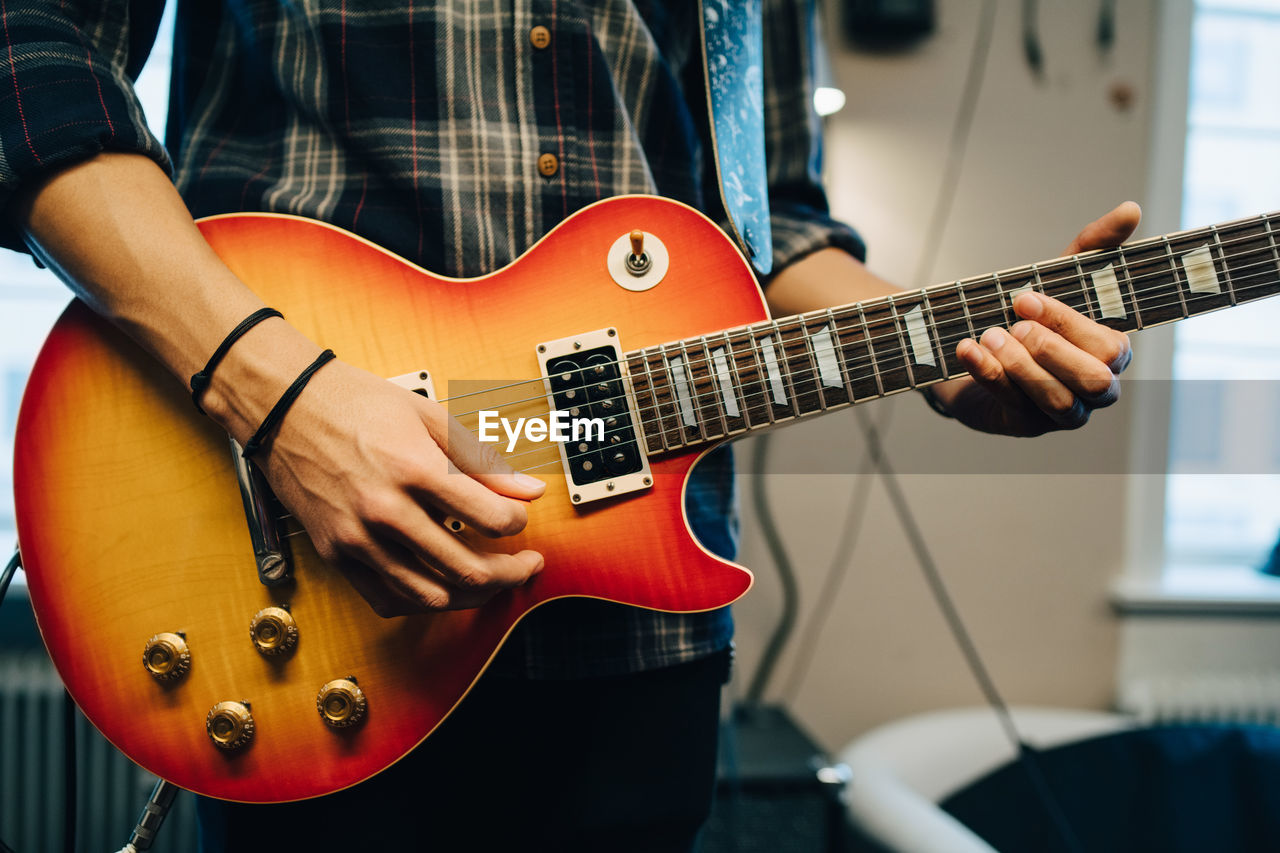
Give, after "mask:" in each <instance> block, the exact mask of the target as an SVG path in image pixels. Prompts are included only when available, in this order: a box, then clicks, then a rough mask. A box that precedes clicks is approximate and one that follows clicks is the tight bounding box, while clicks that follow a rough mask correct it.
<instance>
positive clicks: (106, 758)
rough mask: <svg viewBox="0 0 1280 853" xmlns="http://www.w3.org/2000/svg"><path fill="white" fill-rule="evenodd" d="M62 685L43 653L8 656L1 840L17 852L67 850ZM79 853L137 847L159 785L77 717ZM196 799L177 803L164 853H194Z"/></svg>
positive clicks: (161, 845) (159, 844)
mask: <svg viewBox="0 0 1280 853" xmlns="http://www.w3.org/2000/svg"><path fill="white" fill-rule="evenodd" d="M64 697H65V693H64V692H63V689H62V683H61V682H60V681H59V680H58V676H57V675H56V674H55V673H54V670H53V666H52V665H51V664H50V663H49V661H48V659H47V658H45V657H44V655H43V654H39V655H37V654H29V655H4V654H0V839H3V840H4V842H5V843H6V844H8V845H9V846H10V847H12V848H13V850H14V851H15V853H56V851H60V850H62V849H63V835H64V826H65V824H66V821H67V808H66V797H65V794H64V790H65V785H64V777H63V772H64V770H63V768H64V763H65V757H66V748H67V744H66V742H65V739H64V737H63V708H64V704H63V703H64V702H65V701H67V700H66V699H65V698H64ZM75 717H76V720H75V738H76V742H75V750H76V776H77V779H76V782H77V792H78V793H77V797H76V802H77V817H78V820H77V824H76V826H77V830H76V851H77V853H110V851H116V850H119V849H120V848H121V847H123V846H124V845H125V842H127V841H128V840H129V834H130V833H131V832H132V831H133V826H134V823H135V822H136V821H137V819H138V814H139V813H140V812H141V811H142V806H143V804H144V803H145V802H146V801H147V796H148V795H149V794H150V793H151V788H152V786H153V785H154V784H155V782H156V778H155V777H154V776H152V775H151V774H150V773H147V772H145V771H143V770H142V769H140V768H139V767H138V766H137V765H135V764H133V763H132V762H131V761H129V759H127V758H125V757H124V756H123V755H121V754H120V752H119V751H117V750H116V748H115V747H113V746H112V745H111V744H109V743H108V742H107V741H106V739H105V738H103V737H102V735H100V734H98V732H97V730H96V729H94V728H93V726H92V725H90V724H89V722H88V721H87V720H86V719H85V718H84V716H83V715H82V714H81V713H80V712H79V711H76V712H75ZM196 844H197V842H196V821H195V800H194V798H193V797H192V796H191V794H189V793H187V792H185V791H183V792H181V793H180V794H179V795H178V797H177V799H175V800H174V806H173V809H172V810H171V811H170V812H169V816H168V818H167V819H166V820H165V823H164V826H163V827H161V829H160V833H159V836H158V837H157V841H156V843H155V845H154V846H153V847H152V848H151V849H152V850H153V851H156V853H194V851H195V850H196Z"/></svg>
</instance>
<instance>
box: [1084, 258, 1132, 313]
mask: <svg viewBox="0 0 1280 853" xmlns="http://www.w3.org/2000/svg"><path fill="white" fill-rule="evenodd" d="M1091 278H1092V279H1093V293H1094V295H1095V296H1097V297H1098V308H1099V309H1100V310H1101V311H1102V316H1103V318H1104V319H1105V318H1107V317H1112V318H1115V319H1117V320H1123V319H1124V318H1125V317H1126V316H1128V312H1126V311H1125V310H1124V297H1123V296H1121V295H1120V282H1119V280H1118V279H1117V278H1116V269H1115V264H1107V265H1106V266H1105V267H1103V268H1102V269H1100V270H1098V271H1097V272H1095V273H1094V274H1093V275H1092V276H1091Z"/></svg>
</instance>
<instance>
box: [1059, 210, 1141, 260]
mask: <svg viewBox="0 0 1280 853" xmlns="http://www.w3.org/2000/svg"><path fill="white" fill-rule="evenodd" d="M1141 220H1142V208H1140V207H1138V205H1137V203H1136V202H1132V201H1126V202H1122V203H1121V204H1120V205H1119V206H1118V207H1116V208H1115V209H1114V210H1112V211H1111V212H1110V213H1107V214H1106V215H1105V216H1103V217H1101V218H1100V219H1096V220H1094V221H1093V222H1090V223H1089V224H1088V225H1086V226H1085V227H1084V230H1082V231H1081V232H1080V233H1079V234H1077V235H1076V238H1075V239H1074V240H1072V241H1071V245H1070V246H1068V247H1067V250H1066V252H1064V253H1063V254H1066V255H1074V254H1076V253H1078V252H1088V251H1090V250H1093V249H1110V248H1112V247H1114V246H1119V245H1120V244H1121V243H1123V242H1124V241H1125V240H1128V239H1129V237H1130V235H1132V234H1133V232H1134V231H1136V230H1137V228H1138V223H1139V222H1140V221H1141Z"/></svg>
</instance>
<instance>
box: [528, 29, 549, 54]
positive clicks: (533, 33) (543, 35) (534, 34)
mask: <svg viewBox="0 0 1280 853" xmlns="http://www.w3.org/2000/svg"><path fill="white" fill-rule="evenodd" d="M529 41H530V42H531V43H532V44H533V46H534V47H536V48H537V49H538V50H542V49H543V48H544V47H546V46H547V45H549V44H551V30H549V29H547V28H546V27H543V26H537V27H534V28H533V29H531V30H529Z"/></svg>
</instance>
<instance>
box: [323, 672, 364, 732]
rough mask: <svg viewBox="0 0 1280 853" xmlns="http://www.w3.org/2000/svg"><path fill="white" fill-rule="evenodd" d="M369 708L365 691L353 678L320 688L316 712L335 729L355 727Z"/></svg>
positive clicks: (343, 679)
mask: <svg viewBox="0 0 1280 853" xmlns="http://www.w3.org/2000/svg"><path fill="white" fill-rule="evenodd" d="M368 707H369V703H368V701H367V700H366V699H365V698H364V691H363V690H361V689H360V686H359V685H357V684H356V682H355V679H354V678H352V677H351V676H348V677H347V678H336V679H334V680H333V681H330V682H329V683H328V684H326V685H325V686H324V687H321V688H320V695H318V696H316V710H317V711H319V712H320V716H321V717H322V718H323V719H324V721H325V722H326V723H327V724H329V725H330V726H333V727H334V728H335V729H343V728H346V727H347V726H354V725H355V724H356V723H358V722H360V720H362V719H363V718H364V712H365V710H366V709H367V708H368Z"/></svg>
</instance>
